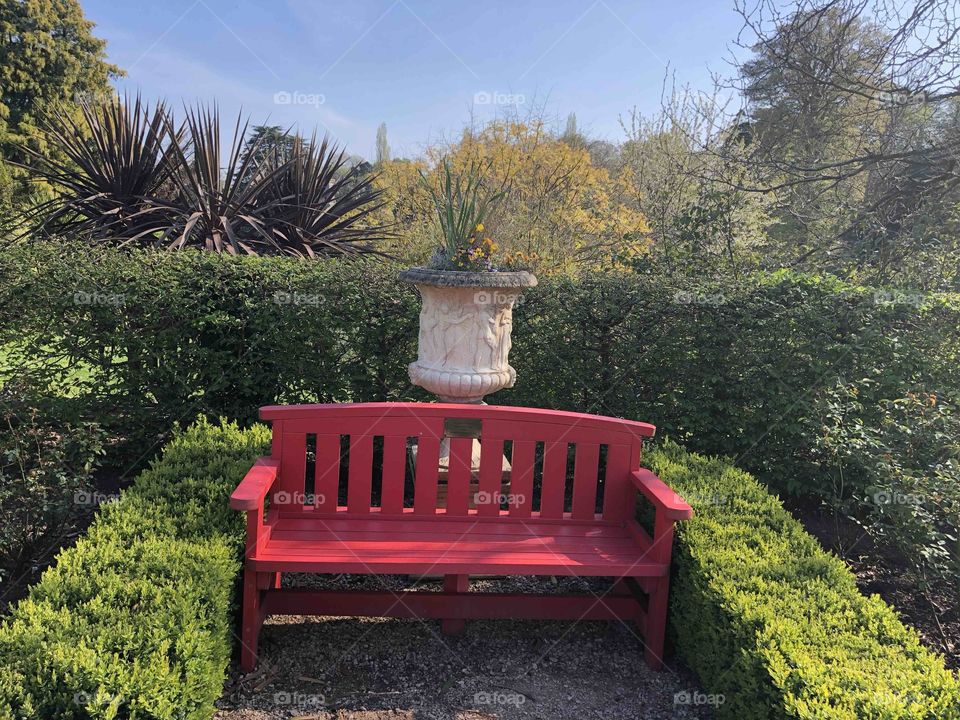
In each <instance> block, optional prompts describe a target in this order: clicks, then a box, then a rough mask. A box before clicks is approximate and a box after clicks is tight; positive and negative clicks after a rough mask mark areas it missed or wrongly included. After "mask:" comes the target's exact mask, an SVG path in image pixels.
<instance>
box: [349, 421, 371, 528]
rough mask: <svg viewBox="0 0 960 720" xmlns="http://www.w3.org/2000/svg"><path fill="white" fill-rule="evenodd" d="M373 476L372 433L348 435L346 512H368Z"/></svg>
mask: <svg viewBox="0 0 960 720" xmlns="http://www.w3.org/2000/svg"><path fill="white" fill-rule="evenodd" d="M372 477H373V435H351V436H350V471H349V473H348V482H347V512H350V513H368V512H370V490H371V485H372Z"/></svg>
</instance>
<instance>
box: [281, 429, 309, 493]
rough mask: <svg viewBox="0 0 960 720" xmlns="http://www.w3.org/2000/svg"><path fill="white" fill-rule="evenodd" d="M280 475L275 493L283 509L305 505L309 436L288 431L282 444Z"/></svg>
mask: <svg viewBox="0 0 960 720" xmlns="http://www.w3.org/2000/svg"><path fill="white" fill-rule="evenodd" d="M280 452H281V458H280V475H279V477H278V478H277V484H276V488H277V491H276V492H275V493H274V498H275V502H276V503H277V505H278V506H279V508H280V509H281V510H285V511H286V510H297V509H300V508H301V507H302V506H303V502H304V498H303V490H304V480H306V477H307V436H306V435H304V434H301V433H286V434H285V435H284V437H283V441H282V445H281V450H280Z"/></svg>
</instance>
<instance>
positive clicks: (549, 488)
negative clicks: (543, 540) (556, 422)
mask: <svg viewBox="0 0 960 720" xmlns="http://www.w3.org/2000/svg"><path fill="white" fill-rule="evenodd" d="M566 484H567V443H565V442H559V441H557V442H547V443H544V449H543V484H542V486H541V490H540V517H544V518H560V517H563V492H564V490H565V489H566Z"/></svg>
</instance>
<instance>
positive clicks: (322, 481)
mask: <svg viewBox="0 0 960 720" xmlns="http://www.w3.org/2000/svg"><path fill="white" fill-rule="evenodd" d="M339 489H340V436H339V435H317V462H316V466H315V467H314V471H313V492H314V493H315V494H316V496H317V502H316V507H317V510H318V511H319V512H336V511H337V492H338V490H339Z"/></svg>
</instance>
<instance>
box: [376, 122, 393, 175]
mask: <svg viewBox="0 0 960 720" xmlns="http://www.w3.org/2000/svg"><path fill="white" fill-rule="evenodd" d="M385 162H390V145H389V143H387V124H386V123H385V122H382V123H380V127H378V128H377V166H380V165H383V164H384V163H385Z"/></svg>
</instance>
